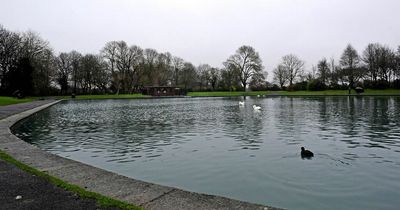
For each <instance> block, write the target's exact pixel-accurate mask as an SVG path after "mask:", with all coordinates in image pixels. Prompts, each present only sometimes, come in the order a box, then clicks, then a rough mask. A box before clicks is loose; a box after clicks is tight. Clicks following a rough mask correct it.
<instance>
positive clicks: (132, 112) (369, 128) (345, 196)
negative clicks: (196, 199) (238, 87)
mask: <svg viewBox="0 0 400 210" xmlns="http://www.w3.org/2000/svg"><path fill="white" fill-rule="evenodd" d="M239 100H243V98H231V99H229V98H180V99H143V100H79V101H65V102H62V103H60V104H58V105H55V106H53V107H51V108H49V109H46V110H44V111H42V112H40V113H37V114H36V115H34V116H33V117H30V118H28V119H27V120H25V121H24V122H22V123H20V124H19V125H17V126H16V127H15V130H14V132H15V133H16V135H18V136H19V137H21V138H22V139H24V140H25V141H28V142H30V143H32V144H34V145H37V146H38V147H40V148H42V149H44V150H46V151H49V152H52V153H55V154H58V155H60V156H63V157H67V158H70V159H74V160H78V161H81V162H84V163H88V164H91V165H94V166H97V167H100V168H104V169H107V170H111V171H114V172H117V173H119V174H123V175H126V176H129V177H133V178H137V179H140V180H145V181H150V182H154V183H158V184H163V185H168V186H175V187H178V188H182V189H186V190H190V191H195V192H202V193H208V194H215V195H222V196H227V197H230V198H236V199H240V200H246V201H250V202H255V203H261V204H267V205H272V206H277V207H283V208H289V209H398V208H399V206H400V199H399V198H400V97H314V98H312V97H310V98H304V97H273V98H262V97H261V98H246V100H245V106H243V107H241V106H239V104H238V101H239ZM253 104H256V105H259V106H261V108H262V109H261V111H258V112H256V111H254V110H253V108H252V107H251V106H252V105H253ZM301 146H305V147H306V148H307V149H310V150H312V151H313V152H314V154H315V157H314V158H313V159H311V160H303V159H301V158H300V147H301Z"/></svg>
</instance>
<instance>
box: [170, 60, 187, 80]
mask: <svg viewBox="0 0 400 210" xmlns="http://www.w3.org/2000/svg"><path fill="white" fill-rule="evenodd" d="M183 64H184V60H183V59H182V58H179V57H173V58H172V66H173V73H172V74H173V75H172V77H173V80H174V84H175V86H178V85H179V74H180V72H181V71H182V69H183V67H184V65H183Z"/></svg>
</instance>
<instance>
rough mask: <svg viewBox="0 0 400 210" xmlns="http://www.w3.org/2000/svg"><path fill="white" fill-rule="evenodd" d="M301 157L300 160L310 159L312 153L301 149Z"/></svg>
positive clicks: (312, 155)
mask: <svg viewBox="0 0 400 210" xmlns="http://www.w3.org/2000/svg"><path fill="white" fill-rule="evenodd" d="M301 157H302V158H311V157H314V153H312V152H311V151H310V150H306V149H304V147H301Z"/></svg>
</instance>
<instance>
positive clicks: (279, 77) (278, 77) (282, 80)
mask: <svg viewBox="0 0 400 210" xmlns="http://www.w3.org/2000/svg"><path fill="white" fill-rule="evenodd" d="M273 74H274V81H275V82H277V83H278V84H279V87H280V88H281V89H283V88H284V86H285V84H286V82H287V81H288V76H287V72H286V69H285V67H284V66H283V65H281V64H280V65H278V66H277V67H276V68H275V69H274V71H273Z"/></svg>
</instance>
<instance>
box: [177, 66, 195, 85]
mask: <svg viewBox="0 0 400 210" xmlns="http://www.w3.org/2000/svg"><path fill="white" fill-rule="evenodd" d="M196 77H197V74H196V68H195V67H194V66H193V64H191V63H189V62H185V63H184V64H183V69H182V74H181V79H180V80H181V81H182V84H183V86H184V88H185V90H189V89H191V88H192V87H193V84H194V82H195V81H196Z"/></svg>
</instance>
